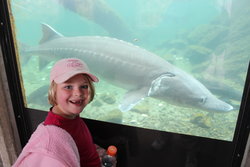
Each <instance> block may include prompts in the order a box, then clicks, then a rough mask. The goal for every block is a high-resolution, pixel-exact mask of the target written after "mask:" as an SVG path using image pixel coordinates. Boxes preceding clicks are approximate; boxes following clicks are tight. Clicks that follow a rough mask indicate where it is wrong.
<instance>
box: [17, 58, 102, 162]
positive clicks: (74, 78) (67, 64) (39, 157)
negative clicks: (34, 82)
mask: <svg viewBox="0 0 250 167" xmlns="http://www.w3.org/2000/svg"><path fill="white" fill-rule="evenodd" d="M93 82H98V78H97V77H96V76H95V75H93V74H91V73H90V72H89V69H88V67H87V65H86V64H85V63H84V62H83V61H81V60H79V59H75V58H69V59H62V60H60V61H58V62H57V63H56V64H55V65H54V67H53V68H52V70H51V74H50V88H49V95H48V99H49V103H50V104H51V105H52V107H51V109H50V111H49V113H48V115H47V117H46V119H45V121H44V122H43V123H41V124H40V125H39V126H38V128H37V129H36V131H35V132H34V133H33V134H32V136H31V138H30V140H29V142H28V143H27V144H26V146H25V147H24V149H23V150H22V153H21V154H20V156H19V157H18V159H17V161H16V163H15V164H14V165H13V166H14V167H24V166H25V167H34V166H35V167H47V166H53V167H59V166H60V167H80V166H84V167H100V166H101V163H100V158H99V155H98V153H97V151H96V146H95V144H94V143H93V140H92V136H91V134H90V132H89V130H88V128H87V126H86V124H85V123H84V121H83V120H82V119H81V118H80V116H79V115H80V113H81V112H82V110H83V109H84V108H85V106H86V105H87V104H88V103H89V102H91V101H92V100H93V98H94V95H95V89H94V86H93ZM101 152H104V151H101Z"/></svg>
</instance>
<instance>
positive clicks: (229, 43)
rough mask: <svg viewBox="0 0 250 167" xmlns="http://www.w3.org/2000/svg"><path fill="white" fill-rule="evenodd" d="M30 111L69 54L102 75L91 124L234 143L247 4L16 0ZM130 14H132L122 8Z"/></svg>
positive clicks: (42, 104)
mask: <svg viewBox="0 0 250 167" xmlns="http://www.w3.org/2000/svg"><path fill="white" fill-rule="evenodd" d="M11 6H12V12H13V15H14V18H15V27H16V34H17V37H16V38H17V41H18V42H19V51H20V55H21V56H20V57H21V64H22V75H23V80H24V86H25V91H26V95H27V101H28V107H31V108H36V109H42V110H45V111H47V110H48V108H49V105H48V103H47V90H48V84H49V78H48V77H49V72H50V68H51V66H52V65H53V63H54V62H55V61H56V60H58V59H61V58H65V57H77V58H80V59H82V60H84V61H85V62H86V63H87V64H88V66H89V67H90V69H91V71H92V72H94V73H95V74H96V75H97V76H98V77H99V78H100V79H101V81H100V83H98V84H97V85H96V92H97V94H96V98H95V100H94V101H93V102H92V103H91V104H90V105H89V106H88V107H87V108H86V109H85V110H84V111H83V113H82V116H83V117H85V118H90V119H95V120H101V121H108V122H114V123H118V124H124V125H130V126H136V127H142V128H148V129H156V130H160V131H167V132H174V133H181V134H188V135H194V136H202V137H208V138H215V139H220V140H229V141H231V140H232V138H233V135H234V129H235V125H236V120H237V116H238V111H239V106H240V101H241V96H242V90H243V87H244V80H245V76H246V69H247V65H248V61H249V55H248V50H249V45H248V41H247V40H248V39H249V37H248V34H250V33H247V30H248V29H247V28H246V26H245V25H247V24H248V23H249V22H250V20H249V18H248V17H245V16H247V15H248V14H249V13H247V12H249V10H248V8H249V7H248V6H249V5H247V1H246V0H238V1H233V0H212V1H211V0H206V1H202V2H201V1H199V0H192V1H191V0H186V1H179V0H157V1H155V0H151V1H143V0H128V1H125V2H124V1H119V2H117V1H116V0H106V1H100V0H82V1H76V0H71V1H68V0H57V1H56V0H55V1H48V0H36V1H30V0H23V1H17V0H13V1H12V2H11ZM124 9H129V10H124Z"/></svg>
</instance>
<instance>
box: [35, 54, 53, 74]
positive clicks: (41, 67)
mask: <svg viewBox="0 0 250 167" xmlns="http://www.w3.org/2000/svg"><path fill="white" fill-rule="evenodd" d="M38 63H39V71H41V70H42V69H43V68H44V67H46V66H47V65H48V64H49V63H50V62H49V61H48V60H45V59H43V58H42V56H39V62H38Z"/></svg>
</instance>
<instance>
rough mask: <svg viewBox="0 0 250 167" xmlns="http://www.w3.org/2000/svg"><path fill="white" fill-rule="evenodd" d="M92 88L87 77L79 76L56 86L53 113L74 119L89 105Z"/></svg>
mask: <svg viewBox="0 0 250 167" xmlns="http://www.w3.org/2000/svg"><path fill="white" fill-rule="evenodd" d="M89 99H90V88H89V81H88V78H87V76H85V75H82V74H78V75H75V76H73V77H72V78H70V79H69V80H67V81H65V82H64V83H61V84H57V86H56V102H57V105H56V106H55V107H53V112H54V113H55V114H58V115H60V116H62V117H65V118H70V119H73V118H75V116H77V115H79V114H80V113H81V112H82V110H83V109H84V107H85V106H86V105H87V104H88V103H89Z"/></svg>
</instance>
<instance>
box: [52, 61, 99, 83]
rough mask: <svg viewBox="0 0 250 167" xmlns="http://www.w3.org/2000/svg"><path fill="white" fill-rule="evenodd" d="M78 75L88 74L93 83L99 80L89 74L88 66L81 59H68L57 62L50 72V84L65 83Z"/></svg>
mask: <svg viewBox="0 0 250 167" xmlns="http://www.w3.org/2000/svg"><path fill="white" fill-rule="evenodd" d="M77 74H86V75H88V76H89V78H90V79H91V80H92V81H93V82H98V81H99V79H98V78H97V77H96V76H95V75H93V74H91V73H90V72H89V69H88V66H87V65H86V64H85V63H84V62H83V61H82V60H80V59H76V58H68V59H62V60H59V61H58V62H56V64H55V65H54V66H53V68H52V69H51V72H50V83H52V81H55V83H57V84H59V83H63V82H65V81H67V80H68V79H70V78H71V77H73V76H75V75H77Z"/></svg>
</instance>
